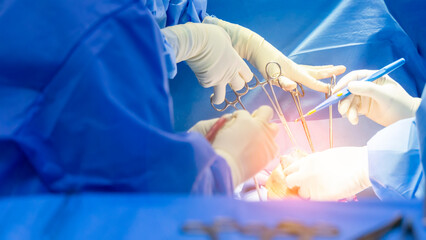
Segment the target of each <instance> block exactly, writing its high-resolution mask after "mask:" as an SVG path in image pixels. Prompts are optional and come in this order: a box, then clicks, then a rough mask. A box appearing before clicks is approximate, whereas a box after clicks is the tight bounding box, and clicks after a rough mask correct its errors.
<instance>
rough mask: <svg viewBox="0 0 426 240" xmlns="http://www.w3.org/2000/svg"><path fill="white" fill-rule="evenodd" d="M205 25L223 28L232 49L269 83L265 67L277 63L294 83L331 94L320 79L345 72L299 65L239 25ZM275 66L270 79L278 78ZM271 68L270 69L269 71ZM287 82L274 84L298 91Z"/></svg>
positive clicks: (209, 20) (220, 22)
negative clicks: (272, 77)
mask: <svg viewBox="0 0 426 240" xmlns="http://www.w3.org/2000/svg"><path fill="white" fill-rule="evenodd" d="M203 23H209V24H215V25H218V26H221V27H222V28H223V29H225V30H226V32H227V33H228V34H229V36H230V37H231V39H232V45H233V46H234V48H235V50H237V52H238V54H239V55H240V56H241V57H242V58H245V59H247V60H248V61H249V62H250V63H251V64H252V65H253V66H254V67H255V68H256V69H257V70H259V72H260V73H261V74H262V76H263V77H264V78H265V79H266V78H267V75H266V72H265V67H266V64H268V62H277V63H279V64H280V65H281V68H282V69H281V71H282V75H283V76H284V77H286V78H288V79H290V80H293V81H295V82H299V83H301V84H303V85H305V86H307V87H309V88H311V89H314V90H316V91H321V92H324V93H328V84H325V83H323V82H321V81H318V79H323V78H328V77H331V76H332V75H333V74H334V75H339V74H342V73H343V72H345V70H346V67H344V66H333V65H326V66H306V65H298V64H296V63H295V62H293V61H292V60H290V59H289V58H287V57H286V56H284V54H282V53H281V52H280V51H279V50H277V49H276V48H275V47H274V46H272V45H271V44H270V43H268V42H267V41H266V40H265V39H263V38H262V37H261V36H259V35H258V34H256V33H255V32H252V31H251V30H249V29H247V28H244V27H241V26H240V25H237V24H232V23H229V22H226V21H223V20H220V19H217V18H213V17H210V16H208V17H206V18H205V19H204V21H203ZM269 66H272V67H270V69H268V72H269V73H270V76H276V75H278V73H279V69H278V68H277V67H273V66H275V65H269ZM269 66H268V68H269ZM288 79H287V80H285V78H281V79H279V82H277V83H274V84H276V85H278V86H280V85H281V87H282V88H283V89H284V90H288V89H292V88H295V87H296V85H295V84H294V83H293V84H292V83H291V82H288Z"/></svg>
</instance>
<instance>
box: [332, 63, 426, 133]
mask: <svg viewBox="0 0 426 240" xmlns="http://www.w3.org/2000/svg"><path fill="white" fill-rule="evenodd" d="M374 72H375V71H372V70H358V71H353V72H350V73H349V74H347V75H346V76H344V77H343V78H342V79H341V80H340V81H339V82H338V83H337V85H336V87H335V88H334V89H333V92H334V93H336V92H338V91H339V90H340V89H342V88H343V87H346V86H348V88H349V91H350V92H351V93H352V94H351V95H349V96H348V97H346V98H345V99H343V100H341V101H340V102H339V107H338V109H339V112H340V114H341V115H342V116H346V117H347V118H348V119H349V122H351V123H352V124H353V125H356V124H358V115H365V116H367V117H368V118H370V119H371V120H373V121H375V122H376V123H378V124H381V125H383V126H389V125H391V124H392V123H394V122H397V121H399V120H401V119H404V118H410V117H414V116H415V114H416V111H417V109H418V108H419V105H420V102H421V98H413V97H411V96H410V95H409V94H408V93H407V92H406V91H405V90H404V89H403V88H402V87H401V85H399V84H398V83H397V82H396V81H395V80H393V79H392V78H390V77H389V76H388V75H385V76H383V77H381V78H379V79H377V80H376V81H374V82H357V80H361V79H363V78H365V77H368V76H370V75H371V74H373V73H374Z"/></svg>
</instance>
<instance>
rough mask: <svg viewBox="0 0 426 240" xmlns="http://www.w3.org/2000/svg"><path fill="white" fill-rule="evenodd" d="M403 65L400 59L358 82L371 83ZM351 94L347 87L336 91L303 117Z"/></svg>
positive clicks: (402, 59)
mask: <svg viewBox="0 0 426 240" xmlns="http://www.w3.org/2000/svg"><path fill="white" fill-rule="evenodd" d="M404 63H405V59H404V58H400V59H398V60H396V61H395V62H393V63H391V64H389V65H386V66H385V67H383V68H382V69H380V70H378V71H377V72H375V73H373V74H372V75H371V76H369V77H366V78H364V79H362V80H360V81H368V82H372V81H374V80H376V79H378V78H380V77H382V76H384V75H386V74H389V73H391V72H392V71H394V70H395V69H397V68H399V67H401V66H402V65H403V64H404ZM350 94H351V92H350V91H349V89H348V87H345V88H343V89H342V90H340V91H338V92H337V93H335V94H333V95H332V96H330V97H329V98H328V99H327V100H325V101H324V102H322V103H321V104H319V105H318V106H316V107H315V108H314V109H312V110H311V111H309V112H308V113H307V114H305V115H304V117H307V116H309V115H312V114H313V113H315V112H318V111H320V110H322V109H324V108H326V107H328V106H330V105H332V104H335V103H338V102H339V101H340V100H342V99H343V98H345V97H347V96H349V95H350ZM299 119H301V118H298V119H296V121H298V120H299Z"/></svg>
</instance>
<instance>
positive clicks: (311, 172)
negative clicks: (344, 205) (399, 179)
mask: <svg viewBox="0 0 426 240" xmlns="http://www.w3.org/2000/svg"><path fill="white" fill-rule="evenodd" d="M284 176H287V177H286V179H285V180H286V182H287V186H288V188H290V189H298V194H299V196H300V197H302V198H306V199H311V200H327V201H334V200H339V199H343V198H347V197H351V196H353V195H355V194H357V193H358V192H360V191H362V190H364V189H366V188H368V187H369V186H371V182H370V179H369V176H368V153H367V147H341V148H332V149H328V150H325V151H323V152H316V153H313V154H310V155H308V156H306V157H304V158H302V159H300V160H298V161H295V162H294V163H292V164H291V165H290V166H289V167H287V168H286V169H284Z"/></svg>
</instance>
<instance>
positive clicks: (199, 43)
mask: <svg viewBox="0 0 426 240" xmlns="http://www.w3.org/2000/svg"><path fill="white" fill-rule="evenodd" d="M161 32H162V33H163V35H164V36H165V38H166V40H167V41H168V42H169V44H170V45H171V46H172V48H173V50H174V52H175V54H176V62H181V61H186V62H187V63H188V65H189V67H190V68H191V69H192V71H193V72H194V73H195V76H197V79H198V81H199V83H200V84H201V86H203V87H205V88H207V87H214V89H213V90H214V97H213V102H214V103H215V104H220V103H222V102H223V101H224V99H225V94H226V85H227V84H228V83H230V85H231V87H232V88H233V89H234V90H240V89H242V88H243V87H244V83H245V82H248V81H250V80H251V79H252V78H253V73H252V72H251V71H250V68H249V67H248V66H247V64H246V63H245V62H244V60H243V59H242V58H241V57H240V56H239V55H238V53H237V52H236V51H235V50H234V49H233V48H232V43H231V39H230V38H229V36H228V34H227V33H226V32H225V31H224V30H223V29H222V28H220V27H217V26H214V25H208V24H201V23H186V24H181V25H176V26H172V27H167V28H163V29H161Z"/></svg>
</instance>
